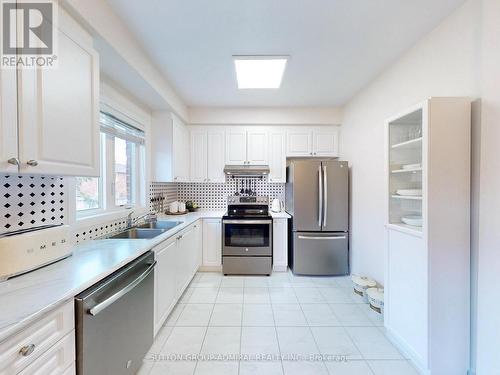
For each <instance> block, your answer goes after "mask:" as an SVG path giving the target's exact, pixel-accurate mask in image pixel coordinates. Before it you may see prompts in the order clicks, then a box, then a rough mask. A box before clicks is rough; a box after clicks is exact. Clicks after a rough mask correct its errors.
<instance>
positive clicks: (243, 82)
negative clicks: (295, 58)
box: [233, 56, 288, 89]
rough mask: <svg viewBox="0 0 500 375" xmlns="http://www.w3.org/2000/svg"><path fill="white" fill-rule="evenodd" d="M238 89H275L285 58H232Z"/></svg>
mask: <svg viewBox="0 0 500 375" xmlns="http://www.w3.org/2000/svg"><path fill="white" fill-rule="evenodd" d="M233 58H234V66H235V68H236V79H237V81H238V88H239V89H277V88H279V87H280V86H281V80H282V78H283V73H284V71H285V67H286V63H287V60H288V57H287V56H233Z"/></svg>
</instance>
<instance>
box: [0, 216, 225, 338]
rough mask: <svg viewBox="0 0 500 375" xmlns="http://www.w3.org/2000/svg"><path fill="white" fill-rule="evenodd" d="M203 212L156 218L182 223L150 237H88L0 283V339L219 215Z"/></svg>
mask: <svg viewBox="0 0 500 375" xmlns="http://www.w3.org/2000/svg"><path fill="white" fill-rule="evenodd" d="M223 214H224V211H205V210H200V211H198V212H193V213H189V214H186V215H182V216H181V215H179V216H166V215H161V216H160V218H162V219H166V218H168V219H169V220H175V221H182V224H180V225H178V226H176V227H175V228H172V229H170V230H169V231H167V232H165V233H163V234H161V235H159V236H157V237H155V238H153V239H150V240H138V239H135V240H128V239H119V240H92V241H87V242H84V243H83V244H81V245H78V246H75V248H74V249H73V255H72V256H71V257H69V258H66V259H64V260H61V261H59V262H57V263H54V264H52V265H50V266H47V267H43V268H41V269H39V270H36V271H33V272H30V273H27V274H25V275H22V276H19V277H16V278H13V279H11V280H7V281H4V282H1V283H0V305H1V308H0V342H1V341H3V340H4V339H6V338H7V337H9V336H10V335H12V334H13V333H16V332H17V331H19V330H21V329H22V328H24V327H26V325H28V324H30V323H31V322H33V321H35V320H36V319H37V318H39V317H40V316H41V315H42V314H44V313H45V312H48V311H50V310H51V309H52V308H54V307H55V306H57V305H59V304H60V303H62V302H64V301H66V300H68V299H72V298H73V297H74V296H76V295H77V294H79V293H80V292H82V291H84V290H85V289H87V288H88V287H90V286H92V285H93V284H95V283H96V282H98V281H99V280H102V279H103V278H105V277H106V276H108V275H110V274H112V273H113V272H115V271H116V270H118V269H119V268H121V267H123V266H124V265H126V264H127V263H129V262H131V261H132V260H134V259H136V258H137V257H139V256H140V255H142V254H144V253H145V252H146V251H148V250H150V249H152V248H153V247H154V246H156V245H157V244H159V243H160V242H163V241H165V240H166V239H168V238H169V237H171V236H173V235H174V234H176V233H178V232H179V231H181V230H182V229H184V228H185V227H187V226H188V225H190V224H191V223H193V222H195V221H196V220H198V219H200V218H221V217H222V216H223Z"/></svg>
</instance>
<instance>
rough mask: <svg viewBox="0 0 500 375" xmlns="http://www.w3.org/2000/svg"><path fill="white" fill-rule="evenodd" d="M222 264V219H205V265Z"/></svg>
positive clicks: (203, 264) (216, 265)
mask: <svg viewBox="0 0 500 375" xmlns="http://www.w3.org/2000/svg"><path fill="white" fill-rule="evenodd" d="M221 265H222V220H221V219H203V261H202V266H203V267H209V268H210V267H220V266H221Z"/></svg>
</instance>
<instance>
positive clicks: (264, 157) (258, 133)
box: [226, 127, 269, 165]
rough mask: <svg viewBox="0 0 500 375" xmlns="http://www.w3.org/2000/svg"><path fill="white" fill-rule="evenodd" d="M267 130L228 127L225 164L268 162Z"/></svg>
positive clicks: (259, 163)
mask: <svg viewBox="0 0 500 375" xmlns="http://www.w3.org/2000/svg"><path fill="white" fill-rule="evenodd" d="M267 145H268V130H267V128H261V127H252V128H244V127H229V128H227V130H226V164H230V165H241V164H248V165H262V164H268V162H269V161H268V150H267Z"/></svg>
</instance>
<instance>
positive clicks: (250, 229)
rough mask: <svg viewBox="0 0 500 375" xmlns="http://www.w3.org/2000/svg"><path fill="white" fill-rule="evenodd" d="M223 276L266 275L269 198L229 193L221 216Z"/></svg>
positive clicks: (270, 254)
mask: <svg viewBox="0 0 500 375" xmlns="http://www.w3.org/2000/svg"><path fill="white" fill-rule="evenodd" d="M222 227H223V230H222V232H223V238H222V242H223V243H222V272H223V273H224V275H270V274H271V270H272V263H273V262H272V260H273V258H272V257H273V247H272V243H273V234H272V230H273V219H272V217H271V216H270V215H269V197H262V196H253V197H252V196H231V197H228V200H227V213H226V214H225V215H224V216H223V218H222Z"/></svg>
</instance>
